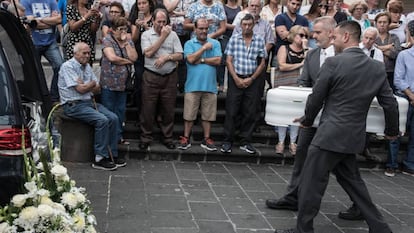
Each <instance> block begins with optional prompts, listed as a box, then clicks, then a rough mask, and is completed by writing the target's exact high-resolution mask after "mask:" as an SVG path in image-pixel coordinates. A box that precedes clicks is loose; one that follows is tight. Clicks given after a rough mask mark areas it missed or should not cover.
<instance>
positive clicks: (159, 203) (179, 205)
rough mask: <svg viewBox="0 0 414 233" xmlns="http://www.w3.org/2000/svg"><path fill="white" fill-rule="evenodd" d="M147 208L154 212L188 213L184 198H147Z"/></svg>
mask: <svg viewBox="0 0 414 233" xmlns="http://www.w3.org/2000/svg"><path fill="white" fill-rule="evenodd" d="M148 208H149V209H150V210H154V211H189V209H188V205H187V200H186V199H185V197H184V196H182V197H177V196H149V197H148Z"/></svg>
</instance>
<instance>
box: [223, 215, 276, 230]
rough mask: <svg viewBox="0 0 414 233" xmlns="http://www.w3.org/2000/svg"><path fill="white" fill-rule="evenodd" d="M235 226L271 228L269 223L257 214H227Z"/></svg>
mask: <svg viewBox="0 0 414 233" xmlns="http://www.w3.org/2000/svg"><path fill="white" fill-rule="evenodd" d="M229 217H230V219H231V221H232V222H233V224H234V225H235V226H236V228H254V229H264V230H268V229H272V227H271V225H270V224H269V223H268V222H267V220H266V219H265V218H263V216H261V215H259V214H229Z"/></svg>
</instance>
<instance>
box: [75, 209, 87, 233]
mask: <svg viewBox="0 0 414 233" xmlns="http://www.w3.org/2000/svg"><path fill="white" fill-rule="evenodd" d="M72 221H73V223H74V230H76V231H79V232H81V231H83V229H84V228H85V215H84V214H83V213H81V212H80V211H77V213H76V214H75V215H74V216H73V218H72Z"/></svg>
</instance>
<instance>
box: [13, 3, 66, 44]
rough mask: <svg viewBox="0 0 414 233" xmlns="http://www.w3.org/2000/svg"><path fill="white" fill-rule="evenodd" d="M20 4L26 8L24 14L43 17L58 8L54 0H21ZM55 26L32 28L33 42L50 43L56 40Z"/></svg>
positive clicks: (57, 10)
mask: <svg viewBox="0 0 414 233" xmlns="http://www.w3.org/2000/svg"><path fill="white" fill-rule="evenodd" d="M21 4H22V5H23V6H24V8H26V16H34V17H36V18H45V17H50V16H52V13H53V12H54V11H55V12H58V13H59V9H58V6H57V2H56V1H55V0H22V1H21ZM55 28H56V26H51V27H50V28H45V29H32V39H33V44H34V45H37V46H46V45H51V44H52V43H54V42H55V41H56V35H55Z"/></svg>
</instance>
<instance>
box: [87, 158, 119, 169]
mask: <svg viewBox="0 0 414 233" xmlns="http://www.w3.org/2000/svg"><path fill="white" fill-rule="evenodd" d="M92 167H93V168H95V169H100V170H106V171H113V170H116V168H117V166H116V165H115V163H113V162H112V161H110V160H109V159H108V158H103V159H101V160H100V161H99V162H94V163H92Z"/></svg>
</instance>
